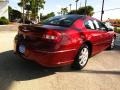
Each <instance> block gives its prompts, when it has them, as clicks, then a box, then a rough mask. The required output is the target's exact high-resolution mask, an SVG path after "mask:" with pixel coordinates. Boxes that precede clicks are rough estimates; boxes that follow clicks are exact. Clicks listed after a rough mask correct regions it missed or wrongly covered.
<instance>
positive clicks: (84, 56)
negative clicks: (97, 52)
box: [71, 45, 89, 70]
mask: <svg viewBox="0 0 120 90" xmlns="http://www.w3.org/2000/svg"><path fill="white" fill-rule="evenodd" d="M88 58H89V48H88V46H87V45H83V46H82V47H81V48H80V50H79V52H78V54H77V56H76V58H75V60H74V62H73V64H72V66H71V67H72V68H73V69H75V70H79V69H82V68H84V67H85V65H86V64H87V62H88Z"/></svg>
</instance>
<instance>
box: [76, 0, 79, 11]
mask: <svg viewBox="0 0 120 90" xmlns="http://www.w3.org/2000/svg"><path fill="white" fill-rule="evenodd" d="M78 1H79V0H76V1H75V2H76V13H77V3H78Z"/></svg>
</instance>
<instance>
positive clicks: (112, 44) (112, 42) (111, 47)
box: [107, 38, 115, 50]
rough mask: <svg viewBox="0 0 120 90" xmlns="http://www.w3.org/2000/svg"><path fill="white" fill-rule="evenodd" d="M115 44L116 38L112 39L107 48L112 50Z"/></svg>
mask: <svg viewBox="0 0 120 90" xmlns="http://www.w3.org/2000/svg"><path fill="white" fill-rule="evenodd" d="M114 46H115V38H113V39H112V41H111V44H110V46H109V47H108V48H107V50H112V49H113V48H114Z"/></svg>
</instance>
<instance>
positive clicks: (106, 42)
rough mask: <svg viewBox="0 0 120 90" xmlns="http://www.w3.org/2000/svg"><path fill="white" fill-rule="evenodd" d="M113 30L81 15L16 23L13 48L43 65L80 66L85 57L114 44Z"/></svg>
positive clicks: (26, 57)
mask: <svg viewBox="0 0 120 90" xmlns="http://www.w3.org/2000/svg"><path fill="white" fill-rule="evenodd" d="M115 37H116V34H115V33H114V31H112V30H110V29H109V28H107V27H106V26H105V25H104V24H103V23H102V22H101V21H99V20H97V19H95V18H93V17H89V16H85V15H63V16H55V17H52V18H49V19H47V20H46V21H44V22H43V23H42V24H37V25H20V26H19V31H18V34H17V35H16V36H15V40H14V52H15V53H16V54H17V55H19V56H21V57H23V58H24V59H25V60H32V61H35V62H37V63H38V64H40V65H42V66H45V67H59V66H64V65H68V64H70V65H71V67H72V68H73V69H82V68H83V67H85V65H86V64H87V62H88V59H89V58H90V57H91V56H93V55H95V54H97V53H99V52H101V51H103V50H105V49H112V48H113V47H114V41H115Z"/></svg>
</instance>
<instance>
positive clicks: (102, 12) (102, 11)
mask: <svg viewBox="0 0 120 90" xmlns="http://www.w3.org/2000/svg"><path fill="white" fill-rule="evenodd" d="M103 14H104V0H103V1H102V10H101V21H102V20H103Z"/></svg>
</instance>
